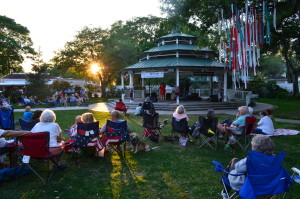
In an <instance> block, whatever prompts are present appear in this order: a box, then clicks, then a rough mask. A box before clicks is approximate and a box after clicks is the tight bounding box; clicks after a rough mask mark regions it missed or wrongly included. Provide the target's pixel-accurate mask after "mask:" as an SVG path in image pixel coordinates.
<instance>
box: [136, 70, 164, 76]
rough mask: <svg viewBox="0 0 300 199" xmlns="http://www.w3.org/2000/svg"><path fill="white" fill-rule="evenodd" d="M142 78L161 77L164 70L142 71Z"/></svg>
mask: <svg viewBox="0 0 300 199" xmlns="http://www.w3.org/2000/svg"><path fill="white" fill-rule="evenodd" d="M141 77H142V78H163V77H164V72H145V71H142V73H141Z"/></svg>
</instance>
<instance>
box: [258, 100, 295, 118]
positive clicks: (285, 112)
mask: <svg viewBox="0 0 300 199" xmlns="http://www.w3.org/2000/svg"><path fill="white" fill-rule="evenodd" d="M256 101H257V102H262V103H267V104H273V105H276V106H277V108H276V109H275V110H273V115H274V117H275V118H283V119H294V120H300V114H299V111H300V99H275V98H259V99H257V100H256Z"/></svg>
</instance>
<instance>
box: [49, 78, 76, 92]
mask: <svg viewBox="0 0 300 199" xmlns="http://www.w3.org/2000/svg"><path fill="white" fill-rule="evenodd" d="M51 87H52V88H53V89H54V90H56V91H62V92H63V91H65V90H68V89H71V88H72V85H71V84H70V82H67V81H65V80H61V79H57V80H55V81H53V83H52V85H51Z"/></svg>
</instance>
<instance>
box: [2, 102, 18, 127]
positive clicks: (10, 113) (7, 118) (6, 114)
mask: <svg viewBox="0 0 300 199" xmlns="http://www.w3.org/2000/svg"><path fill="white" fill-rule="evenodd" d="M14 122H15V119H14V109H13V106H11V108H7V107H1V108H0V126H1V128H2V129H5V130H14V129H15V124H14Z"/></svg>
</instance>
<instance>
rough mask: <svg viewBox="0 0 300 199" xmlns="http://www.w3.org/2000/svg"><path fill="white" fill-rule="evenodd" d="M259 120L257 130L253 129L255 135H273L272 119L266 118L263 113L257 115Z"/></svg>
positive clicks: (265, 114)
mask: <svg viewBox="0 0 300 199" xmlns="http://www.w3.org/2000/svg"><path fill="white" fill-rule="evenodd" d="M259 116H260V118H261V119H260V120H259V122H258V123H257V128H255V129H254V131H255V133H256V134H263V135H272V134H273V133H274V125H273V121H272V119H271V118H270V117H269V116H267V113H266V112H265V111H262V112H260V113H259Z"/></svg>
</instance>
